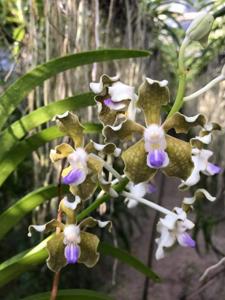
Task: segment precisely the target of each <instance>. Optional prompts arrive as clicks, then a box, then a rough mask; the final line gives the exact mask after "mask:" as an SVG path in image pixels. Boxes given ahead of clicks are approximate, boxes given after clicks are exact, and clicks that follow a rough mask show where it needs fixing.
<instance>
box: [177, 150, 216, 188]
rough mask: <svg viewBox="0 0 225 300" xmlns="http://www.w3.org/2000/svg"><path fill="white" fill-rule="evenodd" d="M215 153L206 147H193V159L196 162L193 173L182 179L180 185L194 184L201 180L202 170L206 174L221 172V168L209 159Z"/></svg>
mask: <svg viewBox="0 0 225 300" xmlns="http://www.w3.org/2000/svg"><path fill="white" fill-rule="evenodd" d="M212 155H213V152H212V151H210V150H206V149H198V148H193V149H192V156H191V159H192V161H193V164H194V168H193V170H192V173H191V175H190V176H189V177H188V178H187V179H186V180H183V181H182V184H181V186H180V187H183V186H192V185H195V184H196V183H198V182H199V180H200V172H202V173H203V174H205V175H215V174H219V173H220V172H221V168H220V167H219V166H217V165H215V164H213V163H210V162H209V161H208V160H209V158H210V157H211V156H212Z"/></svg>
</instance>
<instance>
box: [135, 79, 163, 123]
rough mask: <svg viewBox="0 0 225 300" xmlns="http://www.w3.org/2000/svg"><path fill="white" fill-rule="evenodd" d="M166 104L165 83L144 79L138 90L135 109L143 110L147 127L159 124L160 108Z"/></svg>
mask: <svg viewBox="0 0 225 300" xmlns="http://www.w3.org/2000/svg"><path fill="white" fill-rule="evenodd" d="M168 102H169V89H168V87H167V81H166V80H164V81H155V80H151V79H150V78H146V79H145V81H144V82H143V83H142V85H141V86H140V88H139V92H138V101H137V107H139V108H141V109H142V110H143V112H144V115H145V122H146V125H147V126H148V125H150V124H160V112H161V107H162V105H166V104H167V103H168Z"/></svg>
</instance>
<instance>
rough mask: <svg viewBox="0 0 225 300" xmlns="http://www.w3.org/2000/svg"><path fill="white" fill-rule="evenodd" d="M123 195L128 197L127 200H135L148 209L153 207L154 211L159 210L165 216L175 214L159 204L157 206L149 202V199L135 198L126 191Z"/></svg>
mask: <svg viewBox="0 0 225 300" xmlns="http://www.w3.org/2000/svg"><path fill="white" fill-rule="evenodd" d="M122 195H123V196H125V197H127V198H130V199H133V200H135V201H137V202H139V203H142V204H144V205H146V206H148V207H151V208H153V209H155V210H157V211H159V212H161V213H163V214H165V215H168V214H174V213H173V212H172V211H170V210H169V209H167V208H165V207H162V206H160V205H158V204H156V203H154V202H151V201H149V200H147V199H144V198H140V197H137V196H134V195H133V194H131V193H128V192H125V191H124V192H122ZM174 215H175V214H174Z"/></svg>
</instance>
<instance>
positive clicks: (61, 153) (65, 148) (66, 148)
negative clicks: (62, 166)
mask: <svg viewBox="0 0 225 300" xmlns="http://www.w3.org/2000/svg"><path fill="white" fill-rule="evenodd" d="M73 152H74V149H73V147H71V146H70V145H69V144H66V143H63V144H60V145H58V146H56V147H55V149H54V150H53V149H51V151H50V159H51V161H52V162H53V163H54V162H56V161H58V160H60V159H63V158H66V157H68V156H69V155H70V154H71V153H73Z"/></svg>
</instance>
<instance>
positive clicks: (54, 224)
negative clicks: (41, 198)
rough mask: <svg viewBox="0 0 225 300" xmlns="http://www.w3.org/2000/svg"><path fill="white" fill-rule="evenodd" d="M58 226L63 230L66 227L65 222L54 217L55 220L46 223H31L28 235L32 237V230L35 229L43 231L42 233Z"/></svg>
mask: <svg viewBox="0 0 225 300" xmlns="http://www.w3.org/2000/svg"><path fill="white" fill-rule="evenodd" d="M56 227H59V228H60V229H61V230H63V229H64V224H62V223H61V222H59V221H57V220H55V219H53V220H51V221H49V222H48V223H46V224H44V225H30V226H29V227H28V236H29V237H31V235H32V230H35V231H37V232H41V233H48V232H50V231H53V230H55V229H56Z"/></svg>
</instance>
